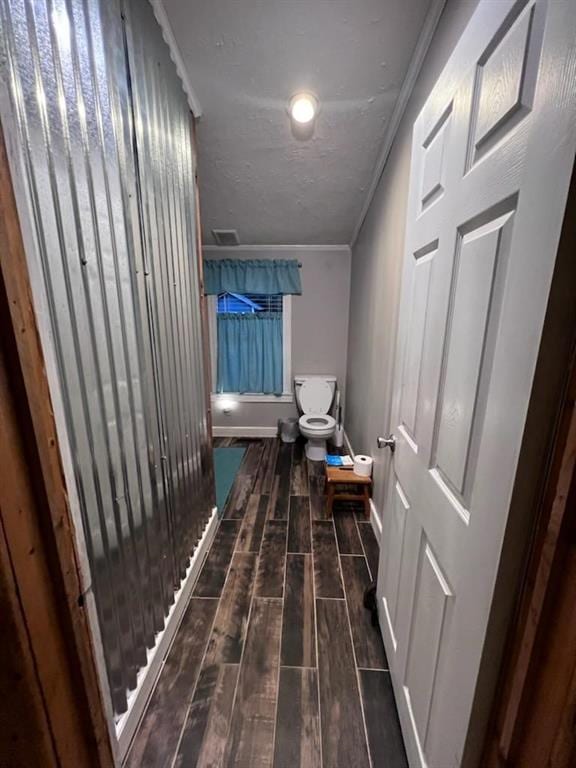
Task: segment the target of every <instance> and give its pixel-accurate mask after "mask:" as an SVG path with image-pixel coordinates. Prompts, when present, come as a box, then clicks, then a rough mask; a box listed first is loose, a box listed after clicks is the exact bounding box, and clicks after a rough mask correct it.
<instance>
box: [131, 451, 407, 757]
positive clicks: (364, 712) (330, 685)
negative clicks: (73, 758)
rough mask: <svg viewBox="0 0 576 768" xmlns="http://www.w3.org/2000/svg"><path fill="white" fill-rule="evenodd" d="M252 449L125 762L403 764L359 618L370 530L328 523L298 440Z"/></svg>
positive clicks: (372, 646) (383, 666) (387, 697)
mask: <svg viewBox="0 0 576 768" xmlns="http://www.w3.org/2000/svg"><path fill="white" fill-rule="evenodd" d="M215 443H216V445H245V446H246V447H247V449H248V450H247V451H246V453H245V455H244V459H243V462H242V465H241V467H240V470H239V472H238V475H237V476H236V480H235V482H234V486H233V488H232V491H231V493H230V496H229V499H228V502H227V505H226V508H225V510H224V515H223V519H222V520H221V522H220V525H219V529H218V531H217V532H216V536H215V538H214V542H213V544H212V547H211V549H210V552H209V553H208V556H207V557H206V561H205V563H204V566H203V569H202V572H201V574H200V577H199V579H198V582H197V585H196V587H195V589H194V592H193V595H192V598H191V600H190V603H189V605H188V607H187V610H186V613H185V615H184V619H183V621H182V624H181V626H180V628H179V629H178V631H177V633H176V637H175V640H174V643H173V645H172V647H171V649H170V652H169V654H168V656H167V658H166V660H165V663H164V666H163V669H162V672H161V673H160V677H159V679H158V683H157V685H156V689H155V691H154V693H153V695H152V697H151V698H150V702H149V704H148V708H147V710H146V712H145V714H144V717H143V718H142V721H141V724H140V727H139V730H138V733H137V734H136V737H135V739H134V742H133V744H132V747H131V750H130V752H129V754H128V758H127V762H126V765H127V766H128V767H129V768H136V767H138V768H159V767H160V766H166V768H168V767H169V766H170V767H172V766H174V767H175V768H198V767H199V766H202V767H203V768H208V766H210V768H219V766H222V767H226V768H231V767H235V768H322V766H323V767H324V768H348V766H355V768H356V767H357V768H364V766H365V767H366V768H369V767H370V766H372V767H373V768H376V766H381V765H382V766H384V765H386V766H390V768H406V766H407V761H406V755H405V752H404V746H403V742H402V735H401V732H400V726H399V723H398V716H397V713H396V707H395V704H394V697H393V693H392V685H391V681H390V675H389V673H388V671H387V661H386V654H385V652H384V647H383V645H382V639H381V637H380V634H379V632H378V630H377V629H375V628H374V627H372V625H371V622H370V616H369V614H368V612H367V611H365V610H364V607H363V605H362V598H363V593H364V589H365V587H366V586H367V584H369V583H370V581H371V580H375V579H376V569H377V565H378V544H377V542H376V539H375V537H374V533H373V532H372V526H371V525H370V523H369V522H367V521H365V520H364V518H363V515H362V514H359V513H358V512H356V511H355V510H353V509H351V508H350V507H349V506H347V507H346V508H343V509H338V508H336V510H335V512H334V520H332V519H328V518H327V516H326V510H325V497H324V466H323V464H322V463H321V462H310V461H308V460H307V459H306V454H305V453H304V445H303V443H302V442H297V443H296V444H294V445H284V444H282V443H280V442H278V441H277V440H271V439H241V438H236V439H234V438H221V439H217V440H216V441H215Z"/></svg>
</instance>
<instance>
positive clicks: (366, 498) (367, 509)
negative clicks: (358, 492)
mask: <svg viewBox="0 0 576 768" xmlns="http://www.w3.org/2000/svg"><path fill="white" fill-rule="evenodd" d="M364 514H365V515H366V519H367V520H370V489H369V488H368V486H367V485H365V486H364Z"/></svg>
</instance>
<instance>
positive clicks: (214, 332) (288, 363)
mask: <svg viewBox="0 0 576 768" xmlns="http://www.w3.org/2000/svg"><path fill="white" fill-rule="evenodd" d="M207 299H208V335H209V337H210V338H209V341H210V367H211V374H212V392H211V398H212V402H218V401H219V400H226V399H230V398H233V399H234V400H235V401H236V402H239V403H292V402H294V393H293V391H292V296H289V295H288V296H282V379H283V381H282V394H281V395H266V394H264V393H263V392H242V393H241V392H216V381H217V374H218V370H217V369H218V326H217V320H216V316H217V311H218V296H216V295H210V296H208V297H207Z"/></svg>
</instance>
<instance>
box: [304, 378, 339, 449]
mask: <svg viewBox="0 0 576 768" xmlns="http://www.w3.org/2000/svg"><path fill="white" fill-rule="evenodd" d="M294 391H295V394H296V403H297V404H298V410H299V411H300V413H301V414H302V416H300V419H299V420H298V426H299V428H300V434H301V435H304V437H306V438H308V442H307V443H306V456H308V458H309V459H310V460H311V461H324V458H325V457H326V440H328V438H330V437H332V435H333V434H334V430H335V429H336V419H334V418H333V417H332V416H330V415H329V414H328V411H329V410H330V407H331V405H332V402H333V401H334V393H335V391H336V376H312V375H310V376H295V377H294Z"/></svg>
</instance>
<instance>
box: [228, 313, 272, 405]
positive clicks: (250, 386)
mask: <svg viewBox="0 0 576 768" xmlns="http://www.w3.org/2000/svg"><path fill="white" fill-rule="evenodd" d="M282 384H283V376H282V316H281V315H278V314H274V313H268V312H259V313H255V314H251V313H250V314H241V313H223V314H219V315H218V376H217V391H218V392H259V393H260V392H261V393H264V394H267V395H272V394H274V395H281V394H282Z"/></svg>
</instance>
